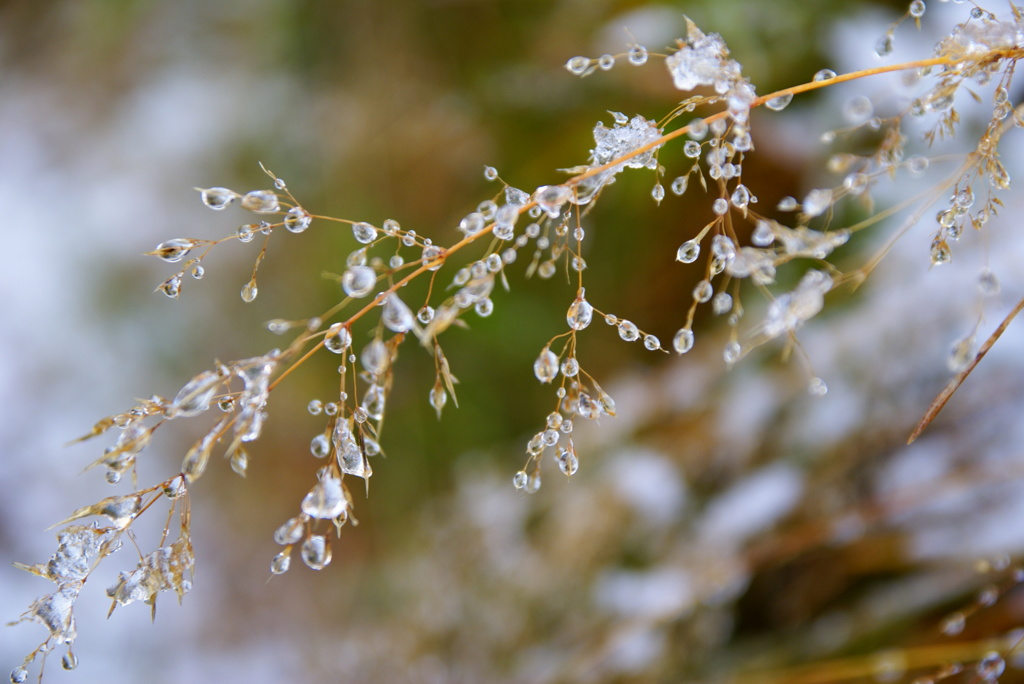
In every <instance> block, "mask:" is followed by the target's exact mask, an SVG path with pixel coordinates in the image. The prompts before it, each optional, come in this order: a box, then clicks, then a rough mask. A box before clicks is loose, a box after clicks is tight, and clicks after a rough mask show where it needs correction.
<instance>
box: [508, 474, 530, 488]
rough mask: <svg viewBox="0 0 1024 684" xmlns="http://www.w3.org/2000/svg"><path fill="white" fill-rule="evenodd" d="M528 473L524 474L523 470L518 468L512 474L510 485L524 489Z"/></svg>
mask: <svg viewBox="0 0 1024 684" xmlns="http://www.w3.org/2000/svg"><path fill="white" fill-rule="evenodd" d="M529 477H530V476H529V475H527V474H526V471H525V470H520V471H519V472H518V473H516V474H515V475H514V476H512V486H513V487H515V488H516V489H518V490H523V489H526V481H527V480H528V479H529Z"/></svg>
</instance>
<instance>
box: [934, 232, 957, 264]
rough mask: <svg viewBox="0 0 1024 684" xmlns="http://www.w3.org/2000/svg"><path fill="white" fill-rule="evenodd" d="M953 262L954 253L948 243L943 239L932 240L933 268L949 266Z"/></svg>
mask: <svg viewBox="0 0 1024 684" xmlns="http://www.w3.org/2000/svg"><path fill="white" fill-rule="evenodd" d="M952 260H953V253H952V252H951V251H950V249H949V245H948V244H946V241H945V240H943V239H941V238H935V239H934V240H932V246H931V262H932V266H941V265H943V264H948V263H949V262H950V261H952Z"/></svg>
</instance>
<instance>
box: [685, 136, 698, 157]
mask: <svg viewBox="0 0 1024 684" xmlns="http://www.w3.org/2000/svg"><path fill="white" fill-rule="evenodd" d="M683 154H685V155H686V156H687V157H689V158H690V159H696V158H697V157H699V156H700V143H699V142H697V141H696V140H687V141H686V143H685V144H684V145H683Z"/></svg>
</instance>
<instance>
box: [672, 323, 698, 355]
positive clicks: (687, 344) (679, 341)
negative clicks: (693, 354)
mask: <svg viewBox="0 0 1024 684" xmlns="http://www.w3.org/2000/svg"><path fill="white" fill-rule="evenodd" d="M672 348H673V349H675V351H676V353H677V354H685V353H686V352H688V351H690V350H691V349H693V331H692V330H690V329H689V328H680V329H679V332H677V333H676V335H675V337H673V338H672Z"/></svg>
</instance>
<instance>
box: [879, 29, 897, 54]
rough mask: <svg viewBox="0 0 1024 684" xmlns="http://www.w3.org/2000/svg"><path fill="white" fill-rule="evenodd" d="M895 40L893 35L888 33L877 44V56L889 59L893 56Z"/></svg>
mask: <svg viewBox="0 0 1024 684" xmlns="http://www.w3.org/2000/svg"><path fill="white" fill-rule="evenodd" d="M892 48H893V39H892V33H886V34H885V35H884V36H882V37H881V38H879V39H878V42H877V43H875V54H876V55H878V56H879V57H888V56H889V55H890V54H892Z"/></svg>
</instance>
